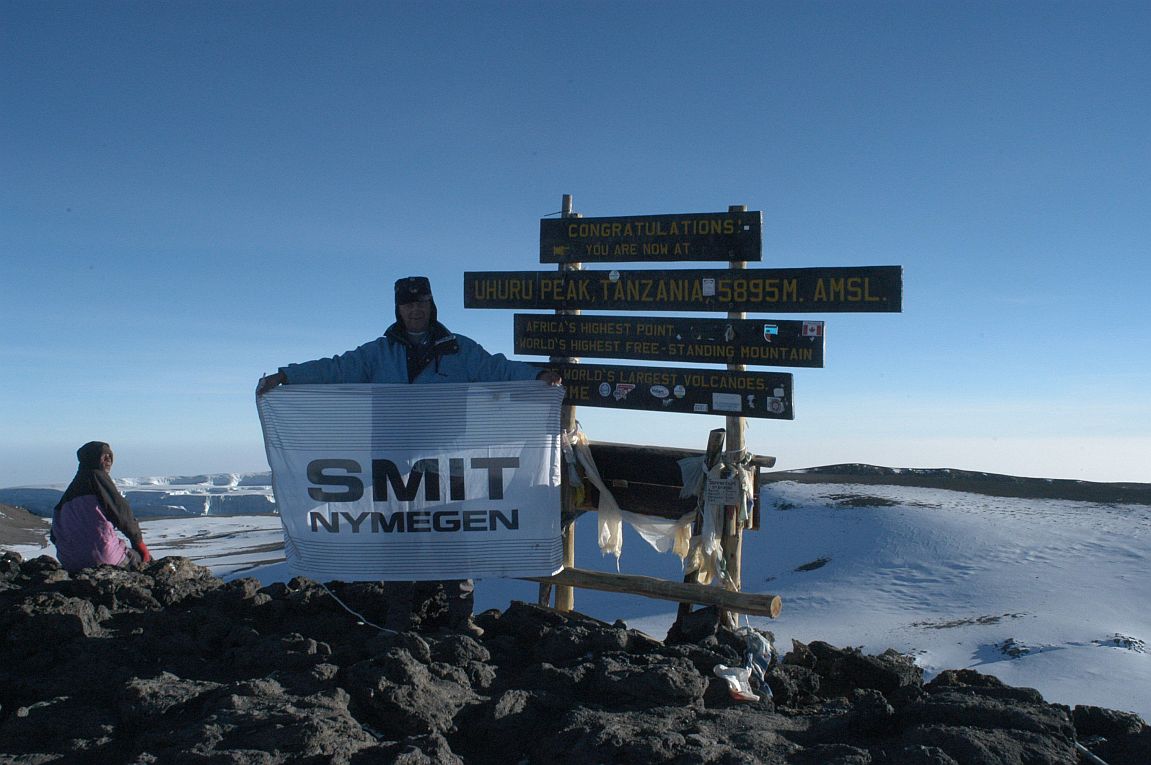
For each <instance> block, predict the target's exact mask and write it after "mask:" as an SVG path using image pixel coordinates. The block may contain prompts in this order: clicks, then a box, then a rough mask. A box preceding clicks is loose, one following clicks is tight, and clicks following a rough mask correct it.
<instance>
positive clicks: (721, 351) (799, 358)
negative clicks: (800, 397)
mask: <svg viewBox="0 0 1151 765" xmlns="http://www.w3.org/2000/svg"><path fill="white" fill-rule="evenodd" d="M823 348H824V323H823V322H822V321H795V320H780V319H765V320H759V321H757V320H753V319H695V318H684V317H679V316H674V317H667V318H661V317H654V316H642V317H641V316H588V315H584V316H549V315H544V314H524V313H517V314H516V315H515V352H516V353H520V354H527V355H542V356H578V357H592V358H607V359H652V360H654V361H671V362H701V363H711V364H751V365H755V366H768V367H822V366H823Z"/></svg>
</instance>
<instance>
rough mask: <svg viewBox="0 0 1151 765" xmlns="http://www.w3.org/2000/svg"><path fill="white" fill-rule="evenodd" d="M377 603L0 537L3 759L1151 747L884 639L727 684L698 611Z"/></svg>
mask: <svg viewBox="0 0 1151 765" xmlns="http://www.w3.org/2000/svg"><path fill="white" fill-rule="evenodd" d="M386 609H387V603H386V600H385V599H384V597H383V593H382V588H381V586H380V585H379V584H376V583H357V584H346V583H329V584H328V585H326V586H325V585H321V584H319V583H316V582H312V581H310V580H306V579H293V580H292V581H290V582H288V583H286V584H283V583H280V584H273V585H270V586H267V587H261V585H260V584H259V582H258V581H256V580H254V579H240V580H236V581H232V582H229V583H225V582H223V581H222V580H220V579H218V578H216V577H214V576H212V574H211V572H210V571H209V570H208V569H206V568H203V567H200V566H197V565H195V564H194V563H192V562H191V561H189V560H187V559H185V558H164V559H162V560H159V561H156V562H154V563H152V564H150V565H149V566H147V567H146V568H145V569H144V570H143V571H125V570H120V569H115V568H110V567H100V568H96V569H89V570H86V571H82V572H80V573H78V574H76V575H69V574H68V573H67V572H65V571H63V570H62V569H61V568H60V567H59V564H58V563H57V562H56V561H55V560H54V559H52V558H49V557H47V556H44V557H39V558H36V559H33V560H29V561H25V560H23V559H21V557H20V556H19V555H17V554H15V553H6V554H4V555H3V556H2V557H0V763H13V764H17V763H19V764H20V765H39V764H40V763H236V764H237V765H257V764H259V765H271V764H274V763H289V762H291V763H368V762H372V763H375V762H395V763H405V764H408V763H411V764H414V763H444V764H446V763H477V764H483V765H487V764H488V763H572V764H573V765H574V764H580V765H582V764H584V763H588V764H590V763H644V764H645V765H646V764H648V763H683V764H685V765H686V764H687V763H717V764H723V765H728V764H731V765H735V764H737V763H739V764H742V763H749V764H750V763H781V764H782V763H789V764H795V765H801V764H803V763H831V764H837V763H838V764H841V765H869V764H870V763H876V764H877V765H878V764H882V763H889V764H891V765H952V764H959V763H979V764H980V765H988V764H991V765H994V764H997V763H1002V764H1003V765H1009V764H1010V765H1014V764H1016V763H1018V764H1019V765H1022V764H1023V763H1026V764H1027V765H1044V764H1047V763H1050V764H1051V765H1066V764H1067V763H1075V762H1079V761H1081V760H1080V757H1087V756H1088V755H1086V754H1085V753H1084V752H1085V750H1090V752H1093V753H1094V756H1096V757H1098V758H1102V761H1104V762H1106V763H1107V764H1108V765H1127V764H1129V763H1131V764H1133V763H1145V762H1151V729H1149V728H1148V727H1147V726H1146V725H1145V723H1144V722H1143V721H1142V720H1141V719H1140V718H1139V717H1137V716H1135V715H1132V714H1130V713H1123V712H1117V711H1114V710H1107V709H1102V708H1098V707H1084V706H1077V707H1075V708H1074V709H1069V708H1067V707H1064V706H1060V705H1055V704H1048V703H1046V702H1044V700H1043V698H1042V697H1041V696H1040V694H1039V693H1038V692H1037V691H1034V690H1032V689H1027V688H1013V687H1008V686H1005V685H1004V684H1003V683H1001V682H1000V681H999V680H997V679H995V678H993V677H990V676H986V675H981V674H979V673H976V672H973V671H970V670H956V671H947V672H943V673H941V674H940V675H939V676H937V677H936V678H935V679H934V680H932V681H931V682H928V683H924V682H923V677H922V674H921V671H920V670H919V668H917V667H916V666H915V665H914V663H913V662H912V661H910V660H909V659H908V658H907V657H904V656H901V655H899V654H896V653H894V652H890V651H889V652H887V653H884V654H881V655H878V656H869V655H864V654H862V653H861V652H859V651H858V650H855V649H851V648H837V647H834V646H831V645H828V644H826V643H821V642H813V643H810V644H808V645H803V644H798V643H797V644H795V645H793V646H792V647H791V650H790V651H789V652H787V654H786V655H785V656H783V657H782V658H781V659H777V660H775V661H773V662H772V665H771V667H770V669H768V671H767V673H766V679H765V683H764V685H762V686H760V687H758V688H757V689H756V694H757V695H758V696H759V700H757V701H737V700H735V699H734V698H733V697H732V695H731V693H730V692H729V688H728V684H727V683H726V682H725V681H724V680H723V679H721V678H719V677H717V676H716V675H715V671H714V670H715V668H716V667H717V666H718V665H725V666H729V667H732V666H740V665H742V664H743V663H744V661H745V654H744V650H745V647H746V640H745V637H744V636H740V635H738V634H736V633H733V632H730V631H728V630H725V629H722V628H717V627H716V619H715V614H714V612H712V611H710V610H708V609H702V610H699V611H696V612H694V613H693V614H692V615H691V617H690V618H689V619H688V621H687V622H686V623H685V625H684V627H683V629H682V630H678V631H676V634H673V635H669V636H668V637H667V639H665V640H664V641H659V640H656V639H653V638H652V637H649V636H647V635H644V634H642V633H640V632H637V631H635V630H630V629H627V628H626V626H625V625H624V624H623V623H622V622H617V623H615V624H607V623H604V622H601V621H599V620H596V619H592V618H590V617H586V616H582V615H580V614H577V613H572V614H561V613H558V612H555V611H553V610H550V609H546V608H542V607H539V606H535V605H529V604H524V603H513V604H512V605H511V607H509V608H508V609H507V610H505V611H503V612H498V611H489V612H485V613H483V614H481V615H479V617H478V621H479V623H480V624H481V626H483V627H484V629H485V630H486V632H485V634H484V636H483V637H482V638H480V639H478V640H476V639H473V638H472V637H469V636H466V635H462V634H455V633H447V632H442V631H439V630H438V628H439V627H440V625H441V623H442V619H443V614H444V610H445V609H444V602H443V600H442V597H439V596H437V597H435V598H432V599H431V601H430V602H429V603H428V605H427V606H426V607H425V608H424V609H423V610H422V611H421V612H420V613H419V614H418V615H417V623H418V626H419V628H420V629H419V631H412V632H405V633H402V634H399V635H393V634H388V633H385V632H383V631H381V630H379V629H378V628H376V627H374V626H373V625H374V624H381V623H383V621H384V619H385V618H386ZM1082 761H1084V762H1086V761H1089V760H1086V759H1084V760H1082Z"/></svg>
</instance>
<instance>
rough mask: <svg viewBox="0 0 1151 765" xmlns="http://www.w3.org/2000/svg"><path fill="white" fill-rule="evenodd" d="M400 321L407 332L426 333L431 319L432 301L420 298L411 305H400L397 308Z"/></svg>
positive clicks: (428, 298) (427, 298)
mask: <svg viewBox="0 0 1151 765" xmlns="http://www.w3.org/2000/svg"><path fill="white" fill-rule="evenodd" d="M398 309H399V312H400V321H402V322H403V323H404V329H405V330H406V331H408V332H427V331H428V322H429V321H430V320H431V318H432V299H431V298H430V297H422V298H420V299H419V300H416V301H413V302H411V303H400V305H399V306H398Z"/></svg>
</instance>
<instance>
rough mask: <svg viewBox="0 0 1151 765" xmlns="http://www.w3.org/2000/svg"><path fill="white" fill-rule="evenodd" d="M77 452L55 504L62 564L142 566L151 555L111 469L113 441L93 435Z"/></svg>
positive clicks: (73, 568)
mask: <svg viewBox="0 0 1151 765" xmlns="http://www.w3.org/2000/svg"><path fill="white" fill-rule="evenodd" d="M76 457H77V459H79V460H80V467H79V469H78V470H77V471H76V477H75V478H73V479H72V483H70V484H68V489H67V490H66V491H65V492H64V496H62V497H61V498H60V501H59V502H57V503H56V507H55V508H53V510H52V531H51V539H52V542H53V543H54V544H55V545H56V556H57V557H58V558H59V560H60V565H62V566H63V567H64V568H65V569H66V570H67V571H69V572H73V573H74V572H76V571H79V570H80V569H83V568H89V567H91V566H98V565H100V564H108V565H111V566H120V567H132V568H138V567H140V566H141V565H143V564H144V563H148V562H149V561H151V560H152V554H151V553H150V552H149V551H148V546H147V545H146V544H144V536H143V534H141V533H140V524H139V523H137V522H136V517H135V516H134V515H132V508H131V506H130V505H129V504H128V500H126V499H124V496H123V495H122V494H120V491H119V489H117V488H116V484H114V483H112V478H111V476H110V475H109V471H111V469H112V462H113V459H114V458H113V456H112V447H111V446H109V445H108V444H106V443H104V442H103V441H89V442H88V443H86V444H84V445H83V446H81V447H80V448H79V449H78V450H77V451H76ZM117 531H119V532H120V533H121V534H123V535H124V536H125V537H127V538H128V541H129V542H130V543H131V547H129V546H128V545H126V544H125V543H124V540H123V539H121V538H120V536H119V535H118V534H117V533H116V532H117Z"/></svg>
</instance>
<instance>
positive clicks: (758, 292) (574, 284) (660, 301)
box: [464, 266, 903, 313]
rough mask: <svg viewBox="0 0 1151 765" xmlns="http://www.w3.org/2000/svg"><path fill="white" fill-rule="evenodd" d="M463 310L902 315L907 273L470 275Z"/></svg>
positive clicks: (875, 269)
mask: <svg viewBox="0 0 1151 765" xmlns="http://www.w3.org/2000/svg"><path fill="white" fill-rule="evenodd" d="M464 307H466V308H523V309H548V308H551V309H584V310H592V311H728V312H733V311H741V312H763V311H777V312H783V313H823V312H850V311H855V312H866V313H873V312H883V313H898V312H899V311H901V310H903V267H902V266H858V267H842V268H755V269H703V270H699V269H683V270H675V271H667V270H652V271H468V272H465V273H464Z"/></svg>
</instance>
